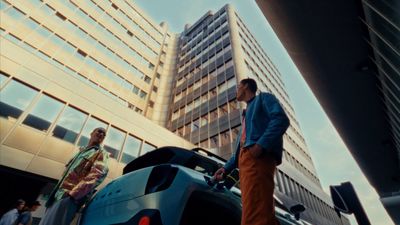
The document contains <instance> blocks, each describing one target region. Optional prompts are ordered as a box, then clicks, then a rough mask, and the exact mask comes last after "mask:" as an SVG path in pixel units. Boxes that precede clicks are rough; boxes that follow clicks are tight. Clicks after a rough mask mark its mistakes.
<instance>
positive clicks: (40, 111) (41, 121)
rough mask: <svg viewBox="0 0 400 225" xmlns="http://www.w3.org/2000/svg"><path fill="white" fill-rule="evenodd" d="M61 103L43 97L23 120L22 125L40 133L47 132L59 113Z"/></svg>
mask: <svg viewBox="0 0 400 225" xmlns="http://www.w3.org/2000/svg"><path fill="white" fill-rule="evenodd" d="M63 105H64V104H63V103H61V102H59V101H57V100H55V99H53V98H51V97H49V96H47V95H43V96H42V97H41V98H40V100H39V102H38V103H37V104H36V105H35V107H34V108H33V110H32V111H31V112H30V113H29V115H28V116H27V117H26V118H25V120H24V122H23V124H25V125H28V126H31V127H33V128H36V129H38V130H41V131H47V130H48V129H49V127H50V125H51V123H53V122H54V120H55V119H56V117H57V115H58V114H59V113H60V111H61V108H62V107H63Z"/></svg>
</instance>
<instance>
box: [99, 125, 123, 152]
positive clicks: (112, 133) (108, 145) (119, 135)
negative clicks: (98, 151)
mask: <svg viewBox="0 0 400 225" xmlns="http://www.w3.org/2000/svg"><path fill="white" fill-rule="evenodd" d="M124 138H125V133H123V132H122V131H120V130H117V129H115V128H114V127H111V128H110V129H109V130H108V131H107V136H106V139H105V140H104V148H105V149H106V150H107V151H108V152H109V153H111V155H110V156H111V157H112V158H115V159H116V158H117V157H118V152H119V151H120V150H121V148H122V144H123V142H124Z"/></svg>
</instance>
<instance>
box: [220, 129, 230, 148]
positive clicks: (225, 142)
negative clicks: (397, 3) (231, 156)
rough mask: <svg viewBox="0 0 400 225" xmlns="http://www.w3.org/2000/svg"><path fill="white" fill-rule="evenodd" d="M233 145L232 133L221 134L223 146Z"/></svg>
mask: <svg viewBox="0 0 400 225" xmlns="http://www.w3.org/2000/svg"><path fill="white" fill-rule="evenodd" d="M230 143H231V137H230V132H229V130H227V131H226V132H224V133H222V134H221V146H225V145H228V144H230Z"/></svg>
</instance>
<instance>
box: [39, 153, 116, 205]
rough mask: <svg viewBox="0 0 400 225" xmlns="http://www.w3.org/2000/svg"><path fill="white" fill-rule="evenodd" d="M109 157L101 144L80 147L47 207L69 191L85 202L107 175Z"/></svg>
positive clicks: (51, 195)
mask: <svg viewBox="0 0 400 225" xmlns="http://www.w3.org/2000/svg"><path fill="white" fill-rule="evenodd" d="M108 159H109V153H108V152H106V151H105V150H104V149H103V148H102V147H100V146H92V147H89V148H83V147H82V148H80V149H79V152H78V153H77V154H76V155H75V156H74V157H73V158H72V159H71V160H70V161H69V162H68V164H67V165H66V169H65V171H64V174H63V176H62V178H61V179H60V180H59V182H58V183H57V185H56V187H55V188H54V190H53V192H52V193H51V194H50V197H49V200H48V201H47V203H46V207H49V206H51V205H52V204H53V203H54V202H55V201H58V200H60V199H62V198H64V197H65V196H67V193H69V195H70V196H72V197H73V198H74V199H75V200H77V201H80V202H81V204H83V203H84V201H85V200H87V198H89V197H90V195H91V194H92V193H93V191H94V189H95V188H96V187H97V186H98V185H99V184H100V183H101V182H103V180H104V178H105V177H106V176H107V173H108V165H107V163H108ZM82 201H83V202H82Z"/></svg>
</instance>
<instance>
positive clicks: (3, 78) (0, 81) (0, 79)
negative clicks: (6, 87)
mask: <svg viewBox="0 0 400 225" xmlns="http://www.w3.org/2000/svg"><path fill="white" fill-rule="evenodd" d="M7 79H8V76H6V75H4V74H3V73H0V87H1V86H3V84H4V83H5V82H6V80H7Z"/></svg>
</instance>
